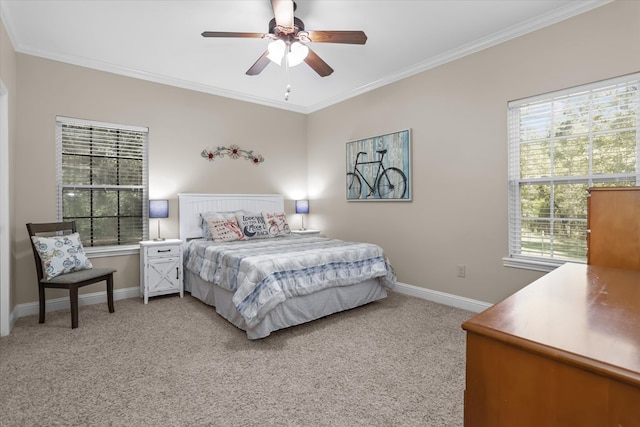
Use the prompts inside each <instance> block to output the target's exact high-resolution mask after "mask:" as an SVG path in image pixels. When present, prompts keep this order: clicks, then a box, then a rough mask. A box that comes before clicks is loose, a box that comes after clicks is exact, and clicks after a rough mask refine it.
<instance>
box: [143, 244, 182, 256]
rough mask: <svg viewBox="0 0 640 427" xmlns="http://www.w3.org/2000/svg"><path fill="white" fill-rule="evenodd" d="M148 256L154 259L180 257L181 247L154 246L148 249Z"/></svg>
mask: <svg viewBox="0 0 640 427" xmlns="http://www.w3.org/2000/svg"><path fill="white" fill-rule="evenodd" d="M147 254H148V255H149V256H150V257H154V258H157V257H170V256H178V255H179V254H180V247H179V246H176V245H167V246H153V247H150V248H147Z"/></svg>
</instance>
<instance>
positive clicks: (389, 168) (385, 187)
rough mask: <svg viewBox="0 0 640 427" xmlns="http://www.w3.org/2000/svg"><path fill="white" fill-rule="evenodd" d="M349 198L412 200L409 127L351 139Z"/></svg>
mask: <svg viewBox="0 0 640 427" xmlns="http://www.w3.org/2000/svg"><path fill="white" fill-rule="evenodd" d="M347 200H351V201H374V200H375V201H384V200H388V201H410V200H411V132H410V130H409V129H407V130H402V131H400V132H395V133H389V134H386V135H380V136H374V137H373V138H367V139H360V140H357V141H350V142H347Z"/></svg>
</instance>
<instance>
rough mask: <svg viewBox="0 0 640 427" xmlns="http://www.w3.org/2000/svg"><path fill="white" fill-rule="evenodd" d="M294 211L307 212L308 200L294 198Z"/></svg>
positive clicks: (298, 212)
mask: <svg viewBox="0 0 640 427" xmlns="http://www.w3.org/2000/svg"><path fill="white" fill-rule="evenodd" d="M296 213H297V214H308V213H309V201H308V200H296Z"/></svg>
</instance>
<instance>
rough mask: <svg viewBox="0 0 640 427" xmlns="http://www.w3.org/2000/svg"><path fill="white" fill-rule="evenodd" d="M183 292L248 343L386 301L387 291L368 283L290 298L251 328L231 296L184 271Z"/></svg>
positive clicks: (380, 285)
mask: <svg viewBox="0 0 640 427" xmlns="http://www.w3.org/2000/svg"><path fill="white" fill-rule="evenodd" d="M184 279H185V290H186V291H188V292H190V293H191V295H192V296H194V297H196V298H198V299H199V300H200V301H202V302H204V303H205V304H208V305H211V306H214V307H215V308H216V312H217V313H218V314H220V315H221V316H222V317H224V318H225V319H227V320H228V321H229V322H231V323H233V324H234V325H235V326H237V327H238V328H240V329H242V330H243V331H245V332H246V333H247V337H248V338H249V339H259V338H264V337H266V336H268V335H269V334H270V333H271V332H273V331H277V330H278V329H283V328H288V327H290V326H294V325H299V324H301V323H305V322H310V321H312V320H315V319H319V318H321V317H325V316H328V315H330V314H333V313H337V312H340V311H344V310H348V309H351V308H355V307H359V306H361V305H364V304H368V303H370V302H373V301H377V300H379V299H382V298H385V297H386V296H387V291H386V288H385V286H384V285H383V284H382V283H381V282H380V281H379V280H378V279H369V280H365V281H364V282H360V283H356V284H354V285H349V286H339V287H335V288H327V289H323V290H321V291H319V292H315V293H313V294H310V295H304V296H299V297H295V298H290V299H287V300H286V301H284V302H283V303H281V304H279V305H278V306H276V307H275V308H274V309H273V310H271V311H270V312H269V313H268V314H267V315H266V317H265V318H264V319H263V320H262V321H261V322H260V323H258V324H257V325H256V326H254V327H252V328H248V327H247V324H246V323H245V321H244V319H243V318H242V316H241V315H240V314H239V313H238V312H237V311H236V309H235V307H234V305H233V302H232V301H231V298H232V297H233V292H231V291H229V290H227V289H224V288H221V287H220V286H216V285H214V284H212V283H210V282H207V281H205V280H203V279H201V278H200V277H199V276H197V275H196V274H194V273H192V272H191V271H189V270H187V269H185V271H184Z"/></svg>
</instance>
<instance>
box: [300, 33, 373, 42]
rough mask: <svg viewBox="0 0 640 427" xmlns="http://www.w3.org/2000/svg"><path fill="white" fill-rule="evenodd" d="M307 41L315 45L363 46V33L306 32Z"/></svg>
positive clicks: (364, 38)
mask: <svg viewBox="0 0 640 427" xmlns="http://www.w3.org/2000/svg"><path fill="white" fill-rule="evenodd" d="M308 33H309V40H311V41H312V42H315V43H348V44H365V43H366V42H367V35H366V34H365V33H364V31H308Z"/></svg>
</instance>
